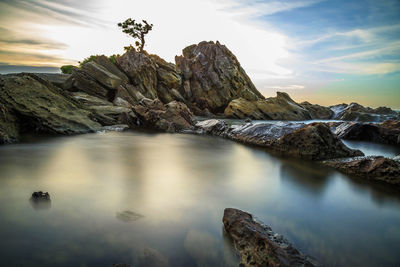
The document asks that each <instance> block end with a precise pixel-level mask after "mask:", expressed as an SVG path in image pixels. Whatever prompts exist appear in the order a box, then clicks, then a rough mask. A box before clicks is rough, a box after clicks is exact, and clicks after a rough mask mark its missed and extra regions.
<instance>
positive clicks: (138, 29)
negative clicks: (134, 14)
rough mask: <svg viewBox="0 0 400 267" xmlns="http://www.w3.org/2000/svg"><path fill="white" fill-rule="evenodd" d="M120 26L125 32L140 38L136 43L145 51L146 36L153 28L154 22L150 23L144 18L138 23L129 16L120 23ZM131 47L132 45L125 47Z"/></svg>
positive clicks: (140, 49) (141, 50)
mask: <svg viewBox="0 0 400 267" xmlns="http://www.w3.org/2000/svg"><path fill="white" fill-rule="evenodd" d="M118 27H120V28H122V32H123V33H126V34H128V35H129V36H132V37H133V38H134V39H136V38H137V39H139V41H136V42H135V45H136V47H137V48H138V49H139V51H140V52H143V48H144V44H145V40H144V36H145V35H146V34H148V33H149V31H151V30H152V29H153V24H149V23H147V21H145V20H142V23H140V22H139V23H136V22H135V20H133V19H131V18H129V19H127V20H125V21H124V22H122V23H118ZM130 48H132V45H131V46H128V47H125V49H126V50H129V49H130Z"/></svg>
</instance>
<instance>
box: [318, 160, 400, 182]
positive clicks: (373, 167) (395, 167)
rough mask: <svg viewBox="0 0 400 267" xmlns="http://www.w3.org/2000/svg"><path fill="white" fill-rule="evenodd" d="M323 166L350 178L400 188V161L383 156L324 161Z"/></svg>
mask: <svg viewBox="0 0 400 267" xmlns="http://www.w3.org/2000/svg"><path fill="white" fill-rule="evenodd" d="M322 164H324V165H326V166H329V167H332V168H335V169H336V170H338V171H340V172H342V173H345V174H347V175H350V176H354V177H360V178H363V179H366V180H370V181H374V182H381V183H386V184H391V185H395V186H400V161H398V160H396V159H395V158H393V159H391V158H385V157H381V156H371V157H357V158H349V159H336V160H328V161H323V162H322Z"/></svg>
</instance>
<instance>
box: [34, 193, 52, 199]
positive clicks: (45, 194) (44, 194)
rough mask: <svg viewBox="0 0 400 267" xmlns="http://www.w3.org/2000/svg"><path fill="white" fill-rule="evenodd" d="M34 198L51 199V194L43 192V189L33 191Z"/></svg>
mask: <svg viewBox="0 0 400 267" xmlns="http://www.w3.org/2000/svg"><path fill="white" fill-rule="evenodd" d="M32 199H35V200H50V195H49V193H48V192H46V193H43V192H42V191H39V192H33V193H32Z"/></svg>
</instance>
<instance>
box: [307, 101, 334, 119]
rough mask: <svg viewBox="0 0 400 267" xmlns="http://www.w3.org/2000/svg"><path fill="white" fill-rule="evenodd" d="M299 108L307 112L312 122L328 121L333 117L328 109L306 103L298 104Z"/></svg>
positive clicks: (332, 113)
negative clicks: (317, 120)
mask: <svg viewBox="0 0 400 267" xmlns="http://www.w3.org/2000/svg"><path fill="white" fill-rule="evenodd" d="M300 106H302V107H303V108H305V109H306V110H308V112H310V114H311V118H312V119H314V120H316V119H319V120H329V119H330V118H332V117H333V115H334V112H333V111H332V109H330V108H329V107H324V106H320V105H317V104H311V103H309V102H307V101H305V102H302V103H300Z"/></svg>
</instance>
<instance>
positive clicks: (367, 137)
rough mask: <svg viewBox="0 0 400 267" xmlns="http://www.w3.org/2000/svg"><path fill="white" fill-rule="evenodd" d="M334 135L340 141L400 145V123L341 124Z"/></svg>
mask: <svg viewBox="0 0 400 267" xmlns="http://www.w3.org/2000/svg"><path fill="white" fill-rule="evenodd" d="M334 133H335V134H336V135H337V136H338V137H339V138H342V139H347V140H357V141H368V142H375V143H382V144H389V145H400V142H399V138H400V121H395V120H387V121H384V122H382V123H361V122H343V123H341V124H339V125H338V126H337V127H335V130H334Z"/></svg>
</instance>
